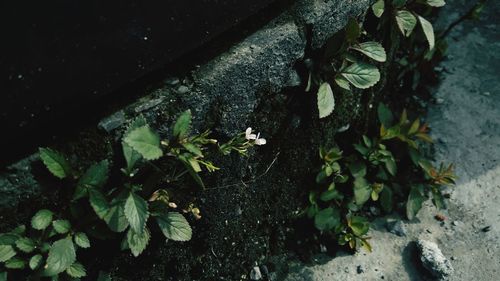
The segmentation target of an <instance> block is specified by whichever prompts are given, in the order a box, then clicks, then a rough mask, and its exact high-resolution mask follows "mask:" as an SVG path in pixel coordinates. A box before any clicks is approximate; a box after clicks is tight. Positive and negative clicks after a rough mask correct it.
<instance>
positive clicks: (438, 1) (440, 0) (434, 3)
mask: <svg viewBox="0 0 500 281" xmlns="http://www.w3.org/2000/svg"><path fill="white" fill-rule="evenodd" d="M425 4H427V5H429V6H431V7H443V6H444V5H446V2H445V1H444V0H426V1H425Z"/></svg>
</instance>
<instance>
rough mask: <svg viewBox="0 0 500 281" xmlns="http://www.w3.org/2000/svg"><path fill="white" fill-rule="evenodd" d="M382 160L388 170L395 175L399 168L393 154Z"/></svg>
mask: <svg viewBox="0 0 500 281" xmlns="http://www.w3.org/2000/svg"><path fill="white" fill-rule="evenodd" d="M382 161H383V162H384V164H385V168H386V169H387V171H388V172H389V173H390V174H391V175H392V176H395V175H396V173H397V169H398V168H397V166H396V162H395V161H394V157H392V154H391V156H389V157H386V158H384V159H383V160H382Z"/></svg>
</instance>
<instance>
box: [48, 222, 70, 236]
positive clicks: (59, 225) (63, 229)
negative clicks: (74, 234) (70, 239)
mask: <svg viewBox="0 0 500 281" xmlns="http://www.w3.org/2000/svg"><path fill="white" fill-rule="evenodd" d="M52 227H54V230H55V231H56V232H57V233H59V234H64V233H67V232H68V231H69V230H70V229H71V223H69V221H67V220H55V221H53V222H52Z"/></svg>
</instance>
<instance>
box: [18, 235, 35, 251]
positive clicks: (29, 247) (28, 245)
mask: <svg viewBox="0 0 500 281" xmlns="http://www.w3.org/2000/svg"><path fill="white" fill-rule="evenodd" d="M16 247H17V248H18V249H19V250H21V251H23V252H25V253H31V252H33V250H34V249H35V241H33V240H31V239H30V238H26V237H23V238H19V239H18V240H17V241H16Z"/></svg>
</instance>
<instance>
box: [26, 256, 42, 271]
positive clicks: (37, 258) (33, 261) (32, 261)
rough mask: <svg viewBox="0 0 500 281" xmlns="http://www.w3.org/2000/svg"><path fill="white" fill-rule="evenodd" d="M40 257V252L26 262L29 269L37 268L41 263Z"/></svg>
mask: <svg viewBox="0 0 500 281" xmlns="http://www.w3.org/2000/svg"><path fill="white" fill-rule="evenodd" d="M42 259H43V257H42V255H40V254H38V255H34V256H32V257H31V259H30V261H29V264H28V265H29V267H30V268H31V270H35V269H37V268H38V267H39V266H40V265H41V264H42Z"/></svg>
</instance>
